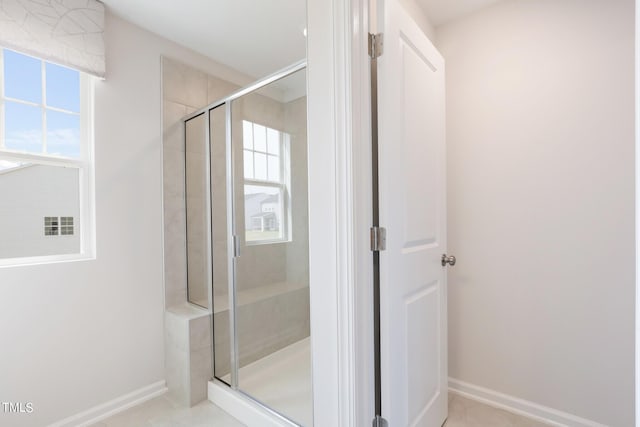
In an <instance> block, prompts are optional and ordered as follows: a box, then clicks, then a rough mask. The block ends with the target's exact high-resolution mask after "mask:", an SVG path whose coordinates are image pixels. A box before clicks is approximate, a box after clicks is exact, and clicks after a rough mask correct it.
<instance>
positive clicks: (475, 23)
mask: <svg viewBox="0 0 640 427" xmlns="http://www.w3.org/2000/svg"><path fill="white" fill-rule="evenodd" d="M437 38H438V44H439V49H440V51H441V52H442V53H443V55H444V57H445V59H446V61H447V103H448V107H447V132H448V152H447V153H448V190H449V191H448V204H449V206H448V207H449V249H450V252H451V253H452V254H455V255H456V256H457V257H458V260H459V261H458V264H457V265H456V267H455V268H453V269H450V275H449V346H450V349H449V354H450V360H449V367H450V375H451V377H453V378H455V379H458V380H462V381H465V382H468V383H471V384H475V385H479V386H482V387H486V388H489V389H492V390H496V391H499V392H502V393H506V394H508V395H512V396H516V397H519V398H522V399H526V400H529V401H532V402H536V403H538V404H542V405H545V406H548V407H552V408H556V409H559V410H561V411H565V412H569V413H572V414H575V415H577V416H580V417H583V418H587V419H590V420H593V421H596V422H599V423H603V424H606V425H611V426H620V427H623V426H632V425H633V424H634V259H635V258H634V257H635V251H634V4H633V0H616V1H598V0H587V1H585V0H564V1H561V2H558V1H554V0H518V1H506V2H501V3H498V4H497V5H496V6H493V7H491V8H488V9H485V10H483V11H480V12H478V13H475V14H473V15H470V16H468V17H466V18H463V19H461V20H459V21H456V22H453V23H451V24H448V25H445V26H444V27H440V28H438V31H437Z"/></svg>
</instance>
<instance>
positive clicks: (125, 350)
mask: <svg viewBox="0 0 640 427" xmlns="http://www.w3.org/2000/svg"><path fill="white" fill-rule="evenodd" d="M106 46H107V79H106V81H103V82H98V83H97V84H96V93H95V98H96V101H95V102H96V112H95V115H96V126H95V132H96V148H95V153H96V154H95V156H96V168H95V169H96V211H97V212H96V216H97V218H96V225H97V238H96V242H97V259H96V260H93V261H83V262H70V263H58V264H48V265H37V266H23V267H9V268H1V269H0V325H2V341H1V344H0V346H1V347H0V396H1V398H2V400H3V401H4V400H10V401H17V402H20V401H23V402H26V401H31V402H33V407H34V412H33V414H31V415H29V416H25V415H16V416H13V415H12V416H9V415H6V414H3V413H0V425H11V426H16V427H19V426H26V425H29V426H32V425H46V424H49V423H51V422H54V421H56V420H60V419H62V418H65V417H68V416H71V415H73V414H76V413H78V412H80V411H83V410H86V409H88V408H91V407H93V406H95V405H98V404H101V403H103V402H106V401H109V400H111V399H114V398H116V397H119V396H121V395H123V394H125V393H128V392H131V391H133V390H137V389H139V388H141V387H144V386H147V385H149V384H152V383H154V382H157V381H161V380H163V379H164V356H163V311H164V306H163V285H162V280H163V277H162V271H163V270H162V230H163V228H162V171H161V168H162V161H161V153H162V146H161V127H160V122H161V92H160V55H169V56H171V57H174V58H178V59H180V60H181V61H183V62H186V63H190V64H191V65H192V66H194V67H197V68H200V69H205V70H208V71H209V72H211V73H215V74H217V75H223V76H225V73H226V75H227V76H229V73H228V71H227V70H226V69H223V68H222V67H220V66H217V65H216V64H215V63H213V62H212V61H209V60H206V59H204V58H203V57H201V56H198V55H197V54H195V53H192V52H190V51H187V50H185V49H183V48H181V47H179V46H178V45H175V44H173V43H170V42H168V41H166V40H164V39H161V38H159V37H157V36H155V35H152V34H150V33H148V32H146V31H143V30H141V29H139V28H137V27H134V26H132V25H131V24H129V23H127V22H125V21H123V20H121V19H119V18H117V17H115V16H113V15H111V14H108V15H107V40H106ZM233 78H234V76H232V75H231V76H229V79H233Z"/></svg>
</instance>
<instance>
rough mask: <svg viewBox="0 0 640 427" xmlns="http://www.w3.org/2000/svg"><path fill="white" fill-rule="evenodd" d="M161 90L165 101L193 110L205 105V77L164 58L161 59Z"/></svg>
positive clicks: (198, 72) (206, 82)
mask: <svg viewBox="0 0 640 427" xmlns="http://www.w3.org/2000/svg"><path fill="white" fill-rule="evenodd" d="M162 89H163V97H164V99H166V100H169V101H173V102H176V103H179V104H183V105H186V106H189V107H193V108H202V107H204V106H205V105H207V90H208V79H207V75H206V74H205V73H203V72H202V71H199V70H196V69H194V68H191V67H189V66H188V65H185V64H183V63H181V62H178V61H175V60H173V59H169V58H166V57H163V58H162Z"/></svg>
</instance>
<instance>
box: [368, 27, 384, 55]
mask: <svg viewBox="0 0 640 427" xmlns="http://www.w3.org/2000/svg"><path fill="white" fill-rule="evenodd" d="M383 51H384V35H383V34H382V33H378V34H371V33H369V56H370V57H371V58H372V59H375V58H377V57H379V56H381V55H382V52H383Z"/></svg>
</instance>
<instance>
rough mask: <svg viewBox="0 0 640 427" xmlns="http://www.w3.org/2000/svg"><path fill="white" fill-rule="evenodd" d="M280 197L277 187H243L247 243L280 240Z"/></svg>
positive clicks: (281, 210)
mask: <svg viewBox="0 0 640 427" xmlns="http://www.w3.org/2000/svg"><path fill="white" fill-rule="evenodd" d="M282 212H283V206H282V195H281V190H280V188H279V187H269V186H265V185H245V186H244V217H245V219H244V224H245V238H246V240H247V242H257V241H261V240H278V239H281V238H282V233H281V231H282V228H281V226H280V225H281V224H282Z"/></svg>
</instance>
